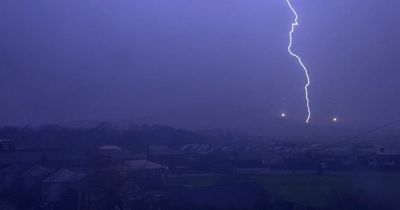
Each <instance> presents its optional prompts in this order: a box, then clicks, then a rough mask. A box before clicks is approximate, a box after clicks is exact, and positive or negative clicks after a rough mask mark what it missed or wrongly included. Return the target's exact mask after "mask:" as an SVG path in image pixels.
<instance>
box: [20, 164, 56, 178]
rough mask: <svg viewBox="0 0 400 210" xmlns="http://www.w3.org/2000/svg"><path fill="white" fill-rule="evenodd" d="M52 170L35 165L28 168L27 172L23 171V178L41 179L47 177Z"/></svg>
mask: <svg viewBox="0 0 400 210" xmlns="http://www.w3.org/2000/svg"><path fill="white" fill-rule="evenodd" d="M53 171H54V170H53V169H51V168H47V167H44V166H41V165H35V166H32V167H31V168H29V169H28V170H26V171H24V174H23V175H24V176H33V177H41V176H46V175H49V174H50V173H51V172H53Z"/></svg>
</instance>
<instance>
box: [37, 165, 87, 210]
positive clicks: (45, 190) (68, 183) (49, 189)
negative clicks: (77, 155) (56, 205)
mask: <svg viewBox="0 0 400 210" xmlns="http://www.w3.org/2000/svg"><path fill="white" fill-rule="evenodd" d="M85 176H86V174H85V173H81V172H74V171H71V170H69V169H66V168H62V169H59V170H57V171H56V172H54V173H53V174H51V175H50V176H49V177H47V178H46V179H44V180H43V181H42V184H43V186H42V202H43V203H45V204H48V203H52V202H55V201H57V200H59V199H60V198H61V197H62V195H63V194H64V193H67V192H68V191H69V190H71V189H73V190H76V191H77V192H78V193H79V191H80V185H79V184H80V183H81V182H82V181H83V179H84V178H85Z"/></svg>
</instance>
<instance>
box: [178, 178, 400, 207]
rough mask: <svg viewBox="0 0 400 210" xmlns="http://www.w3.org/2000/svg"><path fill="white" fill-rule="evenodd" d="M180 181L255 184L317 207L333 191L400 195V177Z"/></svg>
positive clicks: (209, 183) (211, 183) (202, 183)
mask: <svg viewBox="0 0 400 210" xmlns="http://www.w3.org/2000/svg"><path fill="white" fill-rule="evenodd" d="M179 180H180V182H183V183H184V184H188V185H193V186H208V185H216V184H222V183H227V182H249V181H252V182H253V181H254V182H258V183H260V184H262V185H263V186H264V188H265V189H266V190H267V191H268V192H270V193H272V194H275V195H278V196H280V197H282V198H283V199H284V200H287V201H291V202H296V203H299V204H303V205H307V206H315V207H324V206H326V205H328V204H329V198H330V196H332V194H333V193H334V192H336V193H341V194H352V193H358V192H363V193H366V194H368V195H370V196H371V199H374V198H378V197H382V196H386V197H392V196H393V197H395V196H396V195H400V174H377V173H354V174H335V175H313V174H266V175H240V176H217V175H214V176H213V175H210V176H188V177H183V178H182V177H180V178H179Z"/></svg>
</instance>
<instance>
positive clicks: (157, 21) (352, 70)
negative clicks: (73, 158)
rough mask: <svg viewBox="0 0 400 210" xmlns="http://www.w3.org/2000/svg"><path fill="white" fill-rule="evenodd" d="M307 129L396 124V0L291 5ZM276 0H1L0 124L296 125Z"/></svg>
mask: <svg viewBox="0 0 400 210" xmlns="http://www.w3.org/2000/svg"><path fill="white" fill-rule="evenodd" d="M293 5H294V7H295V8H296V10H297V12H298V14H299V16H300V19H299V21H300V26H299V27H297V29H296V32H295V33H294V45H293V50H294V51H295V52H296V53H298V54H299V55H301V57H302V58H303V61H304V63H305V64H306V65H307V67H308V68H309V71H310V76H311V82H312V84H311V88H310V94H311V106H312V110H313V113H312V120H311V121H312V123H313V124H314V125H324V124H329V123H330V119H331V118H332V117H333V116H337V117H338V119H340V123H343V125H346V126H349V127H360V128H363V127H368V126H376V125H379V124H382V123H385V122H387V121H391V120H395V119H398V118H400V111H399V109H400V82H399V81H398V80H399V78H400V68H399V65H400V62H399V58H400V50H399V49H400V41H399V38H400V27H399V23H398V21H399V20H400V12H398V10H400V1H398V0H385V1H382V0H339V1H326V0H293ZM292 20H293V14H292V13H291V11H290V10H289V8H288V6H287V4H286V2H285V0H229V1H228V0H169V1H162V0H60V1H54V0H35V1H32V0H1V1H0V97H1V101H0V125H26V124H32V125H35V124H42V123H60V122H69V121H78V120H92V119H131V120H133V121H136V122H150V123H162V124H168V125H172V126H177V127H185V128H208V127H218V128H250V129H251V128H262V127H268V126H269V125H270V124H272V123H274V122H275V121H278V120H280V114H281V113H282V112H285V113H287V119H286V120H290V121H292V122H293V123H302V122H303V121H304V119H305V116H306V108H305V103H304V95H303V94H304V92H303V91H304V90H303V86H304V82H305V77H304V74H303V71H302V69H301V68H300V67H299V65H298V63H297V62H296V60H295V59H294V58H293V57H291V56H290V55H289V54H288V52H287V45H288V38H289V37H288V31H289V29H290V24H291V22H292Z"/></svg>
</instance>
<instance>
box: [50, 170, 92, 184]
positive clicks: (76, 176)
mask: <svg viewBox="0 0 400 210" xmlns="http://www.w3.org/2000/svg"><path fill="white" fill-rule="evenodd" d="M85 176H86V174H84V173H79V172H73V171H71V170H69V169H66V168H62V169H60V170H58V171H56V172H54V173H53V174H52V175H50V176H49V177H47V178H46V179H45V180H43V182H47V183H62V182H69V183H73V182H77V181H80V180H81V179H82V178H84V177H85Z"/></svg>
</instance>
